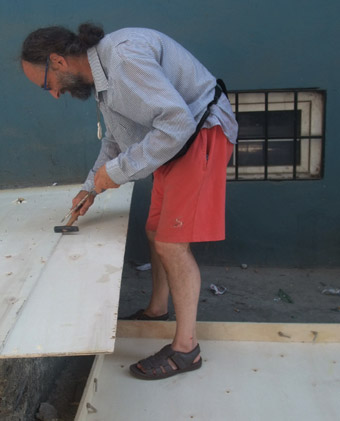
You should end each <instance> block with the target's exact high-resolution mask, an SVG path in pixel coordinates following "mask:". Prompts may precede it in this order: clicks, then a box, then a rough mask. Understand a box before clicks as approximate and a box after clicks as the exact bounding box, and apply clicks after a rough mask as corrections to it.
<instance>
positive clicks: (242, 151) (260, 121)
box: [228, 88, 326, 180]
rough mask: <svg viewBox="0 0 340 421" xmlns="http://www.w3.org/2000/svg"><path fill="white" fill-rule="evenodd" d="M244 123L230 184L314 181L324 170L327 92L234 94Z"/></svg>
mask: <svg viewBox="0 0 340 421" xmlns="http://www.w3.org/2000/svg"><path fill="white" fill-rule="evenodd" d="M229 99H230V102H231V104H232V107H233V110H234V113H235V116H236V119H237V121H238V123H239V136H238V143H237V145H235V149H234V154H233V158H232V162H231V163H230V164H229V166H228V179H231V180H310V179H313V180H315V179H320V178H322V177H323V172H324V149H325V105H326V91H325V90H321V89H319V88H301V89H295V88H293V89H272V90H269V89H262V90H245V91H230V92H229Z"/></svg>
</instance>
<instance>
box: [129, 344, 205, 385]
mask: <svg viewBox="0 0 340 421" xmlns="http://www.w3.org/2000/svg"><path fill="white" fill-rule="evenodd" d="M199 353H200V347H199V345H198V344H197V346H196V347H195V348H194V349H193V350H192V351H191V352H179V351H174V350H173V349H172V348H171V345H166V346H165V347H164V348H162V349H161V350H160V351H159V352H157V353H156V354H155V355H152V356H151V357H148V358H145V359H144V360H141V361H138V363H137V364H132V365H131V366H130V371H131V373H132V374H133V375H134V376H136V377H138V378H140V379H145V380H158V379H164V378H166V377H170V376H174V375H176V374H180V373H184V372H186V371H192V370H197V369H198V368H200V367H201V366H202V358H200V359H199V360H198V361H197V362H196V363H194V360H195V358H196V357H197V356H198V355H199ZM169 359H170V360H171V361H172V362H173V363H174V364H175V365H176V367H177V368H176V369H173V368H172V366H171V365H170V364H169ZM138 364H139V365H140V366H141V367H142V368H141V369H140V368H139V367H138Z"/></svg>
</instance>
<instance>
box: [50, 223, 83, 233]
mask: <svg viewBox="0 0 340 421" xmlns="http://www.w3.org/2000/svg"><path fill="white" fill-rule="evenodd" d="M76 231H79V228H78V227H76V226H75V227H73V226H71V225H60V226H56V227H54V232H61V233H62V234H64V233H68V232H76Z"/></svg>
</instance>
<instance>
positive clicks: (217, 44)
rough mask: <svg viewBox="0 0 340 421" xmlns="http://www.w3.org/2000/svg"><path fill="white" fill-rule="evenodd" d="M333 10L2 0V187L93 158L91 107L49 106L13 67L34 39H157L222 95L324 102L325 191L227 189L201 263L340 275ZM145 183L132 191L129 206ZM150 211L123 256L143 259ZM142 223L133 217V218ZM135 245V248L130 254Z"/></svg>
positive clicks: (65, 177)
mask: <svg viewBox="0 0 340 421" xmlns="http://www.w3.org/2000/svg"><path fill="white" fill-rule="evenodd" d="M339 13H340V3H339V2H338V1H336V0H324V1H321V0H288V1H281V0H276V1H271V0H259V1H251V0H229V1H226V0H210V1H209V2H204V1H202V0H184V1H183V0H182V1H178V0H171V1H170V0H169V1H168V0H167V1H157V0H133V1H127V0H124V1H123V0H116V1H114V2H111V1H108V0H97V1H96V2H93V1H89V0H82V1H71V0H68V1H66V0H59V1H55V0H52V1H42V0H12V1H8V0H0V44H1V45H0V78H1V79H0V80H1V96H0V106H1V113H0V187H2V188H7V187H14V186H31V185H45V184H52V183H54V182H58V183H59V184H62V183H70V182H81V181H82V180H83V179H84V177H85V176H86V174H87V172H88V169H89V168H90V167H91V166H92V164H93V161H94V159H95V157H96V154H97V151H98V149H99V142H98V141H97V140H96V112H95V104H94V100H93V99H91V100H89V101H87V102H85V103H83V102H80V101H77V100H72V99H71V98H69V97H68V96H67V95H65V96H64V97H63V98H61V99H60V100H58V101H56V100H55V99H54V98H52V97H51V96H50V95H49V94H48V93H45V92H42V91H40V90H39V89H38V88H37V87H36V86H34V85H32V84H30V83H29V82H28V81H27V80H26V79H25V77H24V76H23V74H22V72H21V68H20V63H19V60H18V56H19V54H20V48H21V43H22V41H23V39H24V38H25V36H26V35H27V34H28V33H29V32H30V31H32V30H34V29H36V28H38V27H41V26H47V25H53V24H63V25H66V26H68V27H70V28H71V29H76V27H77V25H78V24H79V23H81V22H83V21H87V20H91V21H93V22H98V23H102V24H103V25H104V28H105V31H106V32H110V31H112V30H115V29H118V28H121V27H124V26H145V27H152V28H155V29H158V30H161V31H163V32H165V33H167V34H169V35H170V36H172V37H174V38H175V39H177V40H178V41H179V42H181V43H182V44H183V45H184V46H185V47H187V48H188V49H189V50H190V51H191V52H193V53H194V54H195V55H196V56H197V57H198V58H199V59H200V60H201V61H202V62H203V63H204V64H205V65H206V66H207V67H208V68H209V69H210V70H211V71H212V72H213V73H214V74H215V75H216V76H220V77H222V78H223V79H224V80H225V81H226V82H227V85H228V87H229V88H230V89H233V90H234V89H258V88H287V87H299V88H300V87H312V86H313V87H316V86H318V87H320V88H322V89H326V90H327V118H326V154H325V175H324V178H323V180H320V181H308V182H302V181H300V182H230V183H229V184H228V187H227V197H228V209H227V215H226V217H227V240H226V241H224V242H220V243H214V244H198V245H195V247H194V249H195V252H196V254H197V256H198V257H199V260H200V261H201V262H203V263H211V264H226V265H233V264H239V263H242V262H245V263H248V264H256V265H266V266H273V265H280V266H338V265H339V264H340V257H339V256H340V235H339V233H340V199H339V187H338V182H339V179H340V169H339V156H340V136H339V133H338V130H337V121H338V110H339V109H340V104H339V87H340V81H339V80H340V79H339V75H338V73H339V67H340V66H339V65H340V59H339V54H338V50H339V49H338V43H339V39H340V25H339V24H338V16H339ZM149 189H150V181H149V180H146V181H144V182H139V183H138V184H137V189H136V192H135V195H136V197H137V198H139V197H140V196H142V197H144V196H147V195H148V192H149ZM146 202H147V201H144V205H143V206H142V207H141V205H140V202H139V203H138V205H137V203H136V201H135V203H134V204H133V208H132V214H133V216H134V218H132V219H133V221H132V222H131V228H133V229H131V230H130V234H129V241H128V249H127V256H128V258H131V259H134V260H142V259H144V258H147V257H146V256H144V254H143V252H141V251H140V247H136V244H137V245H138V244H144V241H145V238H144V234H143V224H144V220H143V218H142V216H143V215H145V213H146V211H147V203H146ZM140 215H141V216H140ZM132 244H134V246H132Z"/></svg>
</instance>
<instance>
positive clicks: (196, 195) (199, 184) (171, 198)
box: [146, 126, 234, 243]
mask: <svg viewBox="0 0 340 421" xmlns="http://www.w3.org/2000/svg"><path fill="white" fill-rule="evenodd" d="M233 147H234V145H233V144H232V143H231V142H229V140H228V139H227V138H226V136H225V134H224V133H223V131H222V129H221V127H220V126H214V127H212V128H211V129H202V130H201V131H200V133H199V134H198V136H197V138H196V139H195V141H194V143H193V144H192V145H191V146H190V148H189V150H188V151H187V153H186V154H185V155H184V156H182V157H180V158H177V159H175V160H174V161H172V162H170V163H169V164H165V165H163V166H161V167H160V168H158V169H157V170H156V171H155V172H154V182H153V189H152V196H151V205H150V211H149V216H148V220H147V222H146V229H147V230H148V231H153V232H156V236H155V239H156V240H157V241H161V242H166V243H191V242H201V241H219V240H224V239H225V196H226V180H227V164H228V162H229V160H230V157H231V155H232V153H233Z"/></svg>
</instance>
